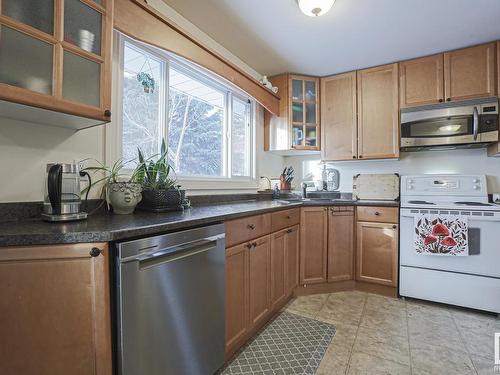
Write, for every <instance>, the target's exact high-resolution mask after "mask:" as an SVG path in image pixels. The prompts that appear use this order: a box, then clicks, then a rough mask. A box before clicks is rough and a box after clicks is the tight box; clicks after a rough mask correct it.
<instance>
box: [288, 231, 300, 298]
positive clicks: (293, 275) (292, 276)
mask: <svg viewBox="0 0 500 375" xmlns="http://www.w3.org/2000/svg"><path fill="white" fill-rule="evenodd" d="M299 240H300V226H299V225H295V226H294V227H292V228H288V229H287V230H286V236H285V293H286V295H287V296H290V295H291V294H292V293H293V291H294V290H295V288H296V287H297V286H298V285H299V247H300V242H299Z"/></svg>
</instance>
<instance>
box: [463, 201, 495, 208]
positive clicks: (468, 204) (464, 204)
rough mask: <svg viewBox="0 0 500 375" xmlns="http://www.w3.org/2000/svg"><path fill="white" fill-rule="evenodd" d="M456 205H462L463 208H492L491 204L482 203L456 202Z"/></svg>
mask: <svg viewBox="0 0 500 375" xmlns="http://www.w3.org/2000/svg"><path fill="white" fill-rule="evenodd" d="M455 204H460V205H463V206H485V207H489V206H492V205H491V204H489V203H481V202H455Z"/></svg>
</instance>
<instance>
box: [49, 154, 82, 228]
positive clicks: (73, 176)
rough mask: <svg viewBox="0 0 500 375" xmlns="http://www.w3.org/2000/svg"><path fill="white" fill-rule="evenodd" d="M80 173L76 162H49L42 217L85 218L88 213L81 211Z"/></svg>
mask: <svg viewBox="0 0 500 375" xmlns="http://www.w3.org/2000/svg"><path fill="white" fill-rule="evenodd" d="M81 175H83V176H87V178H88V179H89V184H90V176H89V175H88V173H80V170H79V167H78V165H77V164H76V163H72V164H47V177H46V183H45V200H44V203H43V213H42V219H43V220H45V221H51V222H56V221H74V220H84V219H86V218H87V213H86V212H83V211H81V205H82V200H81V198H80V176H81Z"/></svg>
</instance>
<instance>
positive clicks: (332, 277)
mask: <svg viewBox="0 0 500 375" xmlns="http://www.w3.org/2000/svg"><path fill="white" fill-rule="evenodd" d="M353 279H354V207H352V206H351V207H330V208H329V215H328V281H345V280H353Z"/></svg>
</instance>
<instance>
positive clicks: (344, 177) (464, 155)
mask: <svg viewBox="0 0 500 375" xmlns="http://www.w3.org/2000/svg"><path fill="white" fill-rule="evenodd" d="M329 164H331V165H332V166H333V167H334V168H337V169H338V170H339V172H340V190H341V191H343V192H350V191H352V177H353V176H354V175H356V174H358V173H399V174H400V175H410V174H425V173H461V174H485V175H487V176H488V191H489V192H490V193H492V192H500V158H491V157H487V154H486V150H485V149H476V150H451V151H424V152H412V153H402V154H401V158H400V160H386V161H375V160H374V161H346V162H335V163H329ZM285 165H292V166H293V167H294V169H295V171H296V175H297V177H296V181H295V189H300V183H301V182H302V181H304V180H314V179H320V178H321V167H320V160H319V157H318V156H306V157H298V156H293V157H286V158H285Z"/></svg>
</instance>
